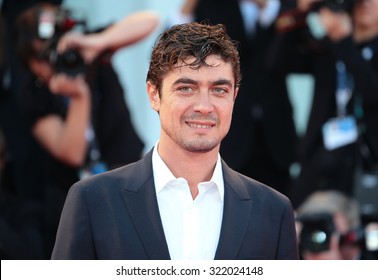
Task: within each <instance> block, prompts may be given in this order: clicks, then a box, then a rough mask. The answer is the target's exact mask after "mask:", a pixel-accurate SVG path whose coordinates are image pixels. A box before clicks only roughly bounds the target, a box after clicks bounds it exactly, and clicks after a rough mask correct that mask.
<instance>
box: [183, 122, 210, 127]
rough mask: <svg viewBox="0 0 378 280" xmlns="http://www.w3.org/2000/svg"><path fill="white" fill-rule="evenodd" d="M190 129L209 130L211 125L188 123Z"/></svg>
mask: <svg viewBox="0 0 378 280" xmlns="http://www.w3.org/2000/svg"><path fill="white" fill-rule="evenodd" d="M188 125H189V126H190V127H194V128H211V125H205V124H195V123H188Z"/></svg>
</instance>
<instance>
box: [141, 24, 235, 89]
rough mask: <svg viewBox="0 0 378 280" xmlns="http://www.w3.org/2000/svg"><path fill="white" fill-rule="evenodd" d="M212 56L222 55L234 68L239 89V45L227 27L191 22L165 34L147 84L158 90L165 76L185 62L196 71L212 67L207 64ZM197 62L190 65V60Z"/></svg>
mask: <svg viewBox="0 0 378 280" xmlns="http://www.w3.org/2000/svg"><path fill="white" fill-rule="evenodd" d="M209 55H218V56H220V57H221V59H222V60H224V61H225V62H230V63H231V65H232V68H233V73H234V78H235V86H238V85H239V84H240V80H241V73H240V58H239V53H238V50H237V44H236V42H235V41H233V40H232V39H231V38H230V37H229V36H228V34H227V32H226V28H225V26H224V25H223V24H217V25H210V24H207V23H197V22H190V23H185V24H178V25H174V26H172V27H171V28H169V29H168V30H166V31H165V32H164V33H162V34H161V35H160V36H159V37H158V39H157V41H156V43H155V46H154V48H153V51H152V54H151V59H150V67H149V70H148V73H147V79H146V80H147V81H149V82H151V83H152V84H154V85H155V86H156V87H157V88H158V89H160V87H161V83H162V80H163V78H164V76H165V75H166V74H167V73H168V72H170V71H172V69H173V68H174V67H177V64H178V63H184V64H185V65H188V66H190V67H193V68H196V69H198V68H200V67H202V66H210V65H208V64H207V63H206V58H207V57H208V56H209ZM191 57H194V58H195V60H194V61H192V62H191V63H189V64H188V63H187V58H191Z"/></svg>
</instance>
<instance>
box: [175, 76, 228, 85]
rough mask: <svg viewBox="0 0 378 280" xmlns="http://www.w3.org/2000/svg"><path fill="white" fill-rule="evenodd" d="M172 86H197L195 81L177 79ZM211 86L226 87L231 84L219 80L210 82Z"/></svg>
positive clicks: (225, 80)
mask: <svg viewBox="0 0 378 280" xmlns="http://www.w3.org/2000/svg"><path fill="white" fill-rule="evenodd" d="M173 84H174V85H176V84H193V85H195V84H198V81H196V80H193V79H190V78H185V77H183V78H179V79H177V80H176V81H175V82H174V83H173ZM211 85H213V86H220V85H227V86H232V82H231V81H230V80H227V79H219V80H215V81H213V82H211Z"/></svg>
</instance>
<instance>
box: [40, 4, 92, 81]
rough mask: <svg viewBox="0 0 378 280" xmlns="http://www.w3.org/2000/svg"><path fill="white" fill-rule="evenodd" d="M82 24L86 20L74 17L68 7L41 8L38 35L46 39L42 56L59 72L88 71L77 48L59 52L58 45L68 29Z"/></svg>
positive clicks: (82, 25) (71, 74)
mask: <svg viewBox="0 0 378 280" xmlns="http://www.w3.org/2000/svg"><path fill="white" fill-rule="evenodd" d="M78 26H81V27H82V28H85V21H83V20H77V19H74V18H73V17H72V16H71V12H70V11H69V10H67V9H63V8H59V9H58V10H48V9H44V10H41V11H40V13H39V18H38V36H39V38H40V39H41V40H43V41H45V46H46V47H45V49H44V51H43V53H42V57H43V58H44V59H46V60H47V61H48V62H49V64H50V65H51V66H52V67H53V69H54V71H55V72H57V73H65V74H67V75H70V76H76V75H78V74H80V73H84V72H85V71H86V65H85V62H84V59H83V57H82V56H81V55H80V53H79V52H78V50H76V49H68V50H66V51H64V52H63V53H58V51H57V45H58V42H59V40H60V38H61V37H62V36H63V35H64V34H65V33H66V32H68V31H70V30H72V29H73V28H76V27H78Z"/></svg>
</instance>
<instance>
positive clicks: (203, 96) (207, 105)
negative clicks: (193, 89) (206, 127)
mask: <svg viewBox="0 0 378 280" xmlns="http://www.w3.org/2000/svg"><path fill="white" fill-rule="evenodd" d="M213 110H214V105H213V103H212V100H211V96H210V94H209V93H208V92H205V91H203V92H200V93H199V94H198V98H197V100H196V102H195V105H194V111H198V112H201V113H203V114H208V113H211V112H212V111H213Z"/></svg>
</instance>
